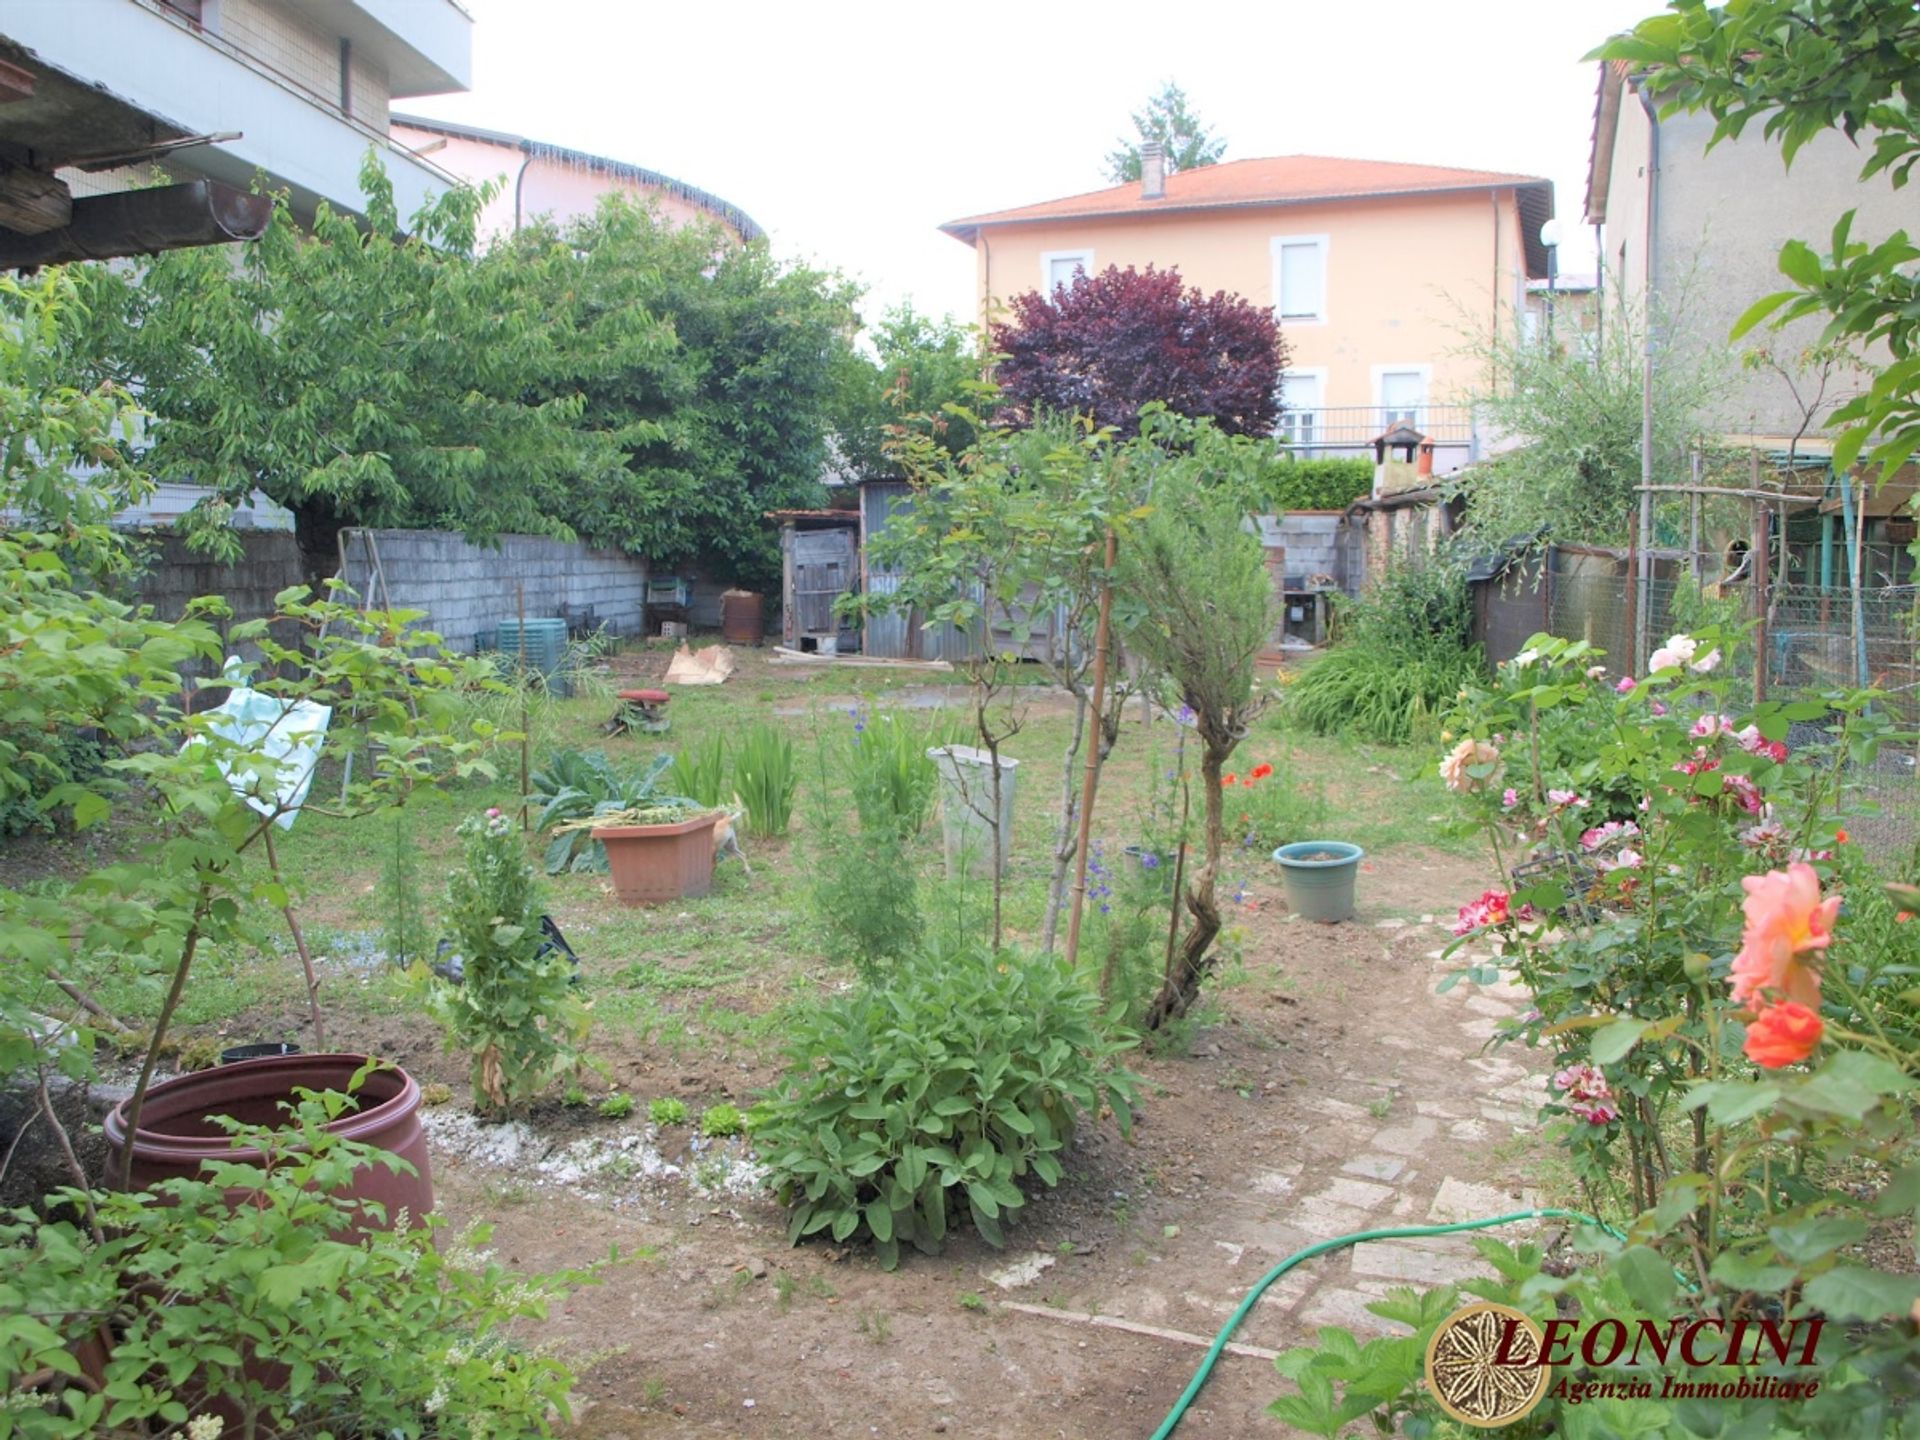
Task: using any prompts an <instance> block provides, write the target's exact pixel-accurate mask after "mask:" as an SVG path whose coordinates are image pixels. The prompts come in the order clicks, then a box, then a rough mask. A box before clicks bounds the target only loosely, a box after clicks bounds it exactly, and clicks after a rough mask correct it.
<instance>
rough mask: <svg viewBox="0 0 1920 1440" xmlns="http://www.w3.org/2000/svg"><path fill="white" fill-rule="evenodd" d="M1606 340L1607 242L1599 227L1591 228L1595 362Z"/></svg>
mask: <svg viewBox="0 0 1920 1440" xmlns="http://www.w3.org/2000/svg"><path fill="white" fill-rule="evenodd" d="M1606 339H1607V242H1606V237H1605V236H1604V235H1603V234H1602V233H1601V227H1600V226H1598V225H1596V226H1594V227H1593V353H1594V358H1595V359H1596V360H1597V359H1598V358H1599V357H1600V354H1601V352H1602V351H1603V350H1604V349H1605V347H1606Z"/></svg>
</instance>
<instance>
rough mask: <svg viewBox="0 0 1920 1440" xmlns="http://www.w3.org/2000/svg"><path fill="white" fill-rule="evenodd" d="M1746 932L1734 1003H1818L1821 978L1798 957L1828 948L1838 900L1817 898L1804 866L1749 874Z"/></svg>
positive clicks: (1816, 885) (1816, 884)
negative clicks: (1785, 1001) (1782, 1000)
mask: <svg viewBox="0 0 1920 1440" xmlns="http://www.w3.org/2000/svg"><path fill="white" fill-rule="evenodd" d="M1740 883H1741V884H1742V885H1744V886H1745V887H1746V890H1747V898H1746V901H1745V909H1746V912H1747V924H1746V929H1745V930H1744V931H1743V932H1742V933H1741V936H1740V953H1739V954H1738V955H1736V956H1734V957H1733V975H1732V983H1733V998H1734V1000H1735V1001H1736V1002H1738V1003H1739V1004H1742V1005H1758V1004H1762V1003H1764V1002H1765V1001H1767V1000H1780V999H1785V1000H1792V1001H1795V1002H1796V1003H1798V1004H1800V1005H1803V1006H1806V1007H1808V1008H1810V1009H1812V1008H1818V1006H1819V1004H1820V976H1819V974H1818V972H1816V971H1814V970H1812V969H1810V968H1809V967H1808V966H1806V965H1804V964H1802V963H1801V959H1800V957H1802V956H1804V955H1813V954H1817V953H1818V952H1819V951H1822V950H1824V949H1826V948H1827V946H1828V945H1830V944H1832V943H1833V920H1834V916H1835V915H1836V914H1838V913H1839V910H1840V897H1839V896H1837V895H1835V896H1833V897H1832V898H1831V899H1827V900H1822V899H1821V898H1820V877H1819V876H1818V875H1817V874H1815V873H1814V869H1813V867H1812V866H1811V865H1809V864H1807V863H1806V862H1805V861H1798V860H1797V861H1795V862H1794V863H1793V864H1792V865H1789V866H1788V867H1787V868H1786V869H1785V870H1774V871H1771V872H1769V873H1768V874H1765V875H1748V876H1746V877H1745V878H1744V879H1742V880H1741V882H1740Z"/></svg>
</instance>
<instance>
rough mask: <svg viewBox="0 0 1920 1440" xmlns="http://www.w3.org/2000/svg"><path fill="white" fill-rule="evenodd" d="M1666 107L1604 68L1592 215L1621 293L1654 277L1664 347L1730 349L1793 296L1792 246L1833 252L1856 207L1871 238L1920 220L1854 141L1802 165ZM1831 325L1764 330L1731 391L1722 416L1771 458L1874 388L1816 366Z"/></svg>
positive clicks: (1832, 144) (1590, 182) (1730, 432)
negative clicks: (1737, 336)
mask: <svg viewBox="0 0 1920 1440" xmlns="http://www.w3.org/2000/svg"><path fill="white" fill-rule="evenodd" d="M1658 109H1659V106H1658V103H1657V101H1654V100H1653V99H1652V98H1651V97H1648V96H1646V95H1644V94H1643V92H1642V91H1641V90H1640V89H1639V88H1638V87H1636V86H1635V84H1634V82H1633V77H1632V76H1631V75H1630V73H1629V71H1628V69H1627V67H1626V66H1625V65H1624V64H1621V63H1619V62H1607V63H1603V64H1602V65H1601V66H1600V84H1599V95H1598V101H1597V104H1596V107H1595V119H1594V136H1593V148H1592V154H1591V159H1590V163H1589V167H1588V176H1587V195H1586V211H1587V219H1588V221H1589V223H1591V224H1594V225H1598V226H1600V227H1601V256H1602V260H1603V262H1604V264H1605V266H1606V284H1607V286H1608V288H1609V289H1610V290H1613V291H1614V293H1615V295H1616V297H1617V298H1619V299H1623V300H1624V301H1625V302H1626V303H1627V304H1628V305H1629V306H1631V307H1633V308H1634V309H1635V310H1636V311H1640V310H1642V308H1643V307H1645V306H1646V304H1647V300H1648V293H1649V283H1651V288H1652V296H1653V305H1652V315H1653V318H1654V332H1655V335H1656V338H1657V340H1659V341H1662V342H1666V343H1672V344H1684V345H1689V346H1693V347H1696V348H1700V349H1706V350H1712V349H1715V348H1718V347H1723V346H1726V345H1727V344H1728V338H1727V337H1728V335H1729V333H1730V331H1731V330H1732V328H1733V325H1734V322H1735V321H1737V320H1738V319H1739V318H1740V316H1741V315H1742V314H1743V313H1744V312H1745V311H1746V310H1747V308H1748V307H1749V306H1750V305H1752V304H1753V302H1754V301H1756V300H1758V299H1760V298H1761V297H1762V296H1764V295H1768V294H1772V293H1774V292H1775V291H1779V290H1785V289H1788V288H1790V286H1789V282H1788V281H1787V279H1786V277H1785V276H1783V275H1782V274H1781V273H1780V249H1781V247H1782V246H1783V245H1784V244H1785V243H1786V242H1787V241H1788V240H1792V239H1800V240H1805V241H1806V242H1808V243H1809V244H1811V245H1813V246H1814V247H1815V248H1816V249H1819V250H1825V249H1826V248H1827V244H1828V241H1829V238H1830V236H1831V233H1832V230H1833V225H1834V222H1835V221H1836V220H1838V219H1839V218H1840V216H1841V215H1842V214H1843V213H1845V212H1846V211H1848V210H1853V211H1856V212H1857V214H1856V218H1855V222H1854V228H1853V235H1854V238H1856V239H1860V240H1867V241H1872V242H1878V241H1880V240H1883V239H1885V238H1886V236H1887V235H1888V233H1889V232H1891V231H1893V230H1896V229H1903V228H1904V229H1906V230H1908V231H1909V232H1912V231H1913V230H1914V229H1915V227H1916V226H1920V194H1916V193H1915V191H1913V190H1912V189H1907V190H1895V189H1894V188H1893V187H1892V185H1890V184H1889V183H1887V182H1886V180H1885V179H1884V178H1880V179H1875V180H1869V181H1866V182H1864V183H1863V182H1862V181H1861V180H1860V178H1859V175H1860V166H1861V164H1862V162H1863V160H1864V158H1865V155H1864V152H1863V151H1862V150H1861V149H1860V148H1858V147H1856V146H1854V145H1851V144H1849V143H1848V142H1847V140H1846V139H1845V137H1844V136H1842V135H1839V134H1837V133H1833V132H1829V133H1826V134H1822V135H1818V136H1816V137H1815V138H1814V139H1813V140H1812V141H1810V142H1809V143H1808V144H1807V145H1806V146H1805V147H1804V148H1803V149H1802V150H1801V151H1800V153H1799V154H1798V155H1797V156H1796V157H1795V159H1794V162H1793V168H1792V169H1791V170H1788V169H1787V168H1786V166H1785V164H1784V163H1783V161H1782V159H1781V154H1780V148H1779V146H1778V145H1776V144H1774V143H1772V142H1770V141H1768V140H1767V139H1766V138H1765V136H1764V135H1762V134H1761V133H1760V130H1759V127H1757V126H1755V127H1753V128H1752V129H1750V130H1749V131H1748V133H1747V134H1745V135H1743V136H1741V137H1740V138H1739V139H1738V140H1725V141H1722V142H1721V143H1720V144H1718V145H1715V146H1714V147H1713V148H1712V149H1711V150H1709V149H1708V148H1707V145H1708V141H1709V139H1710V138H1711V137H1712V134H1713V126H1714V122H1713V119H1712V117H1711V116H1708V115H1705V114H1699V115H1673V116H1668V117H1666V118H1657V117H1658ZM1820 328H1821V326H1820V322H1819V321H1818V320H1814V319H1809V320H1806V321H1801V322H1796V323H1795V324H1794V325H1792V326H1789V327H1788V328H1787V329H1785V330H1783V331H1779V332H1775V331H1772V330H1769V329H1767V328H1765V327H1761V328H1760V329H1758V330H1755V331H1752V332H1749V333H1748V334H1747V335H1746V336H1745V337H1743V338H1742V340H1741V341H1739V342H1738V344H1737V347H1735V349H1734V351H1733V356H1734V361H1733V366H1732V369H1731V371H1730V372H1729V375H1728V381H1729V390H1730V393H1729V396H1728V398H1727V400H1726V401H1725V403H1724V404H1723V405H1722V406H1721V413H1720V414H1719V415H1717V416H1715V417H1713V418H1714V420H1715V422H1716V423H1717V426H1718V428H1719V430H1720V431H1721V432H1722V433H1723V435H1724V437H1725V438H1726V439H1727V440H1728V441H1730V442H1731V443H1734V444H1737V445H1741V446H1745V445H1747V444H1749V443H1751V444H1754V445H1757V446H1758V447H1759V448H1760V449H1762V450H1771V449H1779V448H1784V447H1785V446H1786V445H1787V444H1788V443H1790V442H1792V441H1793V440H1794V438H1795V436H1796V435H1798V436H1800V443H1801V445H1802V448H1803V449H1804V448H1805V446H1806V444H1807V443H1808V442H1809V441H1812V442H1815V443H1816V444H1817V442H1818V441H1819V440H1820V439H1821V438H1822V437H1824V435H1825V427H1824V425H1823V423H1822V422H1823V420H1824V416H1825V414H1826V413H1827V411H1829V410H1830V409H1831V408H1832V406H1833V405H1834V404H1835V403H1838V402H1839V401H1841V400H1843V399H1845V398H1846V397H1847V396H1848V395H1850V394H1853V393H1856V392H1857V391H1858V389H1859V388H1860V387H1861V385H1862V383H1863V380H1862V376H1861V374H1860V372H1859V371H1858V370H1857V369H1855V368H1853V367H1851V366H1848V365H1844V364H1840V365H1834V366H1825V365H1822V364H1818V363H1814V362H1812V361H1810V360H1809V358H1808V356H1807V353H1806V352H1807V351H1808V348H1809V347H1811V346H1813V345H1814V344H1815V342H1816V341H1817V340H1818V338H1819V332H1820ZM1762 356H1764V357H1765V358H1764V359H1762V358H1760V357H1762ZM1749 357H1752V358H1749Z"/></svg>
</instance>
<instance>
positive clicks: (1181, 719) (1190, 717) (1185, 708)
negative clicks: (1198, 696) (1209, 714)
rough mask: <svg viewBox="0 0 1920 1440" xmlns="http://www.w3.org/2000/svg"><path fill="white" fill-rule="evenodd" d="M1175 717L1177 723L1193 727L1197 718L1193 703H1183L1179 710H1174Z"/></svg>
mask: <svg viewBox="0 0 1920 1440" xmlns="http://www.w3.org/2000/svg"><path fill="white" fill-rule="evenodd" d="M1173 718H1174V722H1175V723H1176V724H1179V725H1186V726H1189V727H1191V726H1192V724H1193V722H1194V719H1195V716H1194V713H1193V707H1192V706H1191V705H1182V706H1181V707H1180V708H1179V709H1178V710H1176V711H1174V712H1173Z"/></svg>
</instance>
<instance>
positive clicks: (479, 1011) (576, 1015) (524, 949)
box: [421, 810, 587, 1110]
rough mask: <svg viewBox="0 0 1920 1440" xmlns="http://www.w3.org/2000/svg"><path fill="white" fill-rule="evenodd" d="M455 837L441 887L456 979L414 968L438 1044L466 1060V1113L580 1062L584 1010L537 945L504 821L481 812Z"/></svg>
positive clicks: (535, 902) (569, 966) (536, 898)
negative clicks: (458, 967) (459, 863)
mask: <svg viewBox="0 0 1920 1440" xmlns="http://www.w3.org/2000/svg"><path fill="white" fill-rule="evenodd" d="M460 835H461V840H462V843H463V846H464V850H465V857H466V863H465V865H464V866H463V867H462V868H461V869H459V870H456V871H454V873H453V875H452V877H451V878H450V879H449V880H448V882H447V921H448V924H449V925H450V926H451V928H452V932H453V934H452V938H453V943H454V948H455V949H456V951H457V952H458V953H459V955H460V957H461V960H462V964H463V972H462V979H461V983H458V984H455V983H453V982H451V981H448V980H443V979H440V978H439V977H437V976H432V975H428V974H426V973H425V972H424V971H422V972H421V975H422V983H423V984H424V985H425V987H426V997H427V1006H428V1009H429V1011H430V1012H431V1013H432V1014H433V1016H434V1018H436V1019H437V1020H439V1021H440V1023H441V1025H442V1026H443V1027H444V1028H445V1030H446V1036H447V1048H448V1049H449V1050H464V1051H466V1052H467V1053H468V1054H470V1055H471V1056H472V1057H473V1103H474V1108H475V1109H478V1110H498V1109H503V1108H506V1107H509V1106H514V1105H519V1104H522V1103H523V1102H525V1101H527V1100H529V1099H531V1098H533V1097H534V1096H535V1095H538V1094H539V1093H540V1092H541V1091H542V1090H544V1089H545V1088H546V1087H547V1085H548V1084H549V1083H551V1082H552V1080H553V1079H554V1078H555V1077H556V1076H558V1075H559V1074H560V1073H561V1072H563V1071H565V1070H568V1069H571V1068H573V1067H575V1066H577V1065H579V1064H580V1063H581V1059H582V1057H581V1053H580V1049H579V1044H580V1041H581V1040H582V1039H583V1038H584V1037H585V1035H586V1030H587V1010H586V1006H585V1005H583V1004H582V1003H581V1002H580V998H579V996H578V995H577V994H576V993H575V991H574V986H573V962H572V960H571V959H569V958H568V956H567V955H565V954H564V953H562V952H561V951H560V950H559V949H558V948H557V947H549V946H548V945H546V944H545V942H544V937H543V936H542V934H541V930H540V892H539V884H538V882H537V881H536V879H535V878H534V873H533V867H532V866H531V865H530V864H528V863H527V857H526V852H525V851H524V850H523V849H522V847H521V842H520V838H519V836H518V835H516V834H515V833H514V831H513V827H512V825H511V824H510V823H509V822H508V820H507V817H506V816H505V815H503V814H501V812H499V811H498V810H489V811H488V812H487V814H486V815H485V816H484V817H482V818H477V819H472V820H468V821H467V822H466V823H465V824H463V825H462V826H461V827H460Z"/></svg>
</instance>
